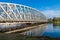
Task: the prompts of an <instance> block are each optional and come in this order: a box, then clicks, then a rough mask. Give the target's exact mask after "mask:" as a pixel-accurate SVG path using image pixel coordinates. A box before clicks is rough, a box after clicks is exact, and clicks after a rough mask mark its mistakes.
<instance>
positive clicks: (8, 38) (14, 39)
mask: <svg viewBox="0 0 60 40" xmlns="http://www.w3.org/2000/svg"><path fill="white" fill-rule="evenodd" d="M0 40H60V38H50V37H43V36H39V37H37V36H24V35H21V34H19V33H16V34H0Z"/></svg>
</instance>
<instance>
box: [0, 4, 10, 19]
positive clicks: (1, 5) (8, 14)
mask: <svg viewBox="0 0 60 40" xmlns="http://www.w3.org/2000/svg"><path fill="white" fill-rule="evenodd" d="M0 7H1V8H2V9H3V10H4V12H5V14H7V16H8V17H9V18H10V19H11V17H10V16H9V14H8V13H7V12H6V11H5V9H4V8H3V6H2V5H1V4H0Z"/></svg>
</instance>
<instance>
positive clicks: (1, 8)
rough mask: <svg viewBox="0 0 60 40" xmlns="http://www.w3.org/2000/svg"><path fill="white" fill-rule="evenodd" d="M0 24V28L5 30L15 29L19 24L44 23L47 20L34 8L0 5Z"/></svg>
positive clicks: (11, 4) (7, 4)
mask: <svg viewBox="0 0 60 40" xmlns="http://www.w3.org/2000/svg"><path fill="white" fill-rule="evenodd" d="M0 22H1V24H0V25H2V26H4V27H0V28H1V29H3V28H5V30H6V28H17V26H21V24H34V23H45V22H47V19H46V17H45V15H43V14H42V13H40V12H39V11H38V10H36V9H34V8H31V7H28V6H24V5H19V4H13V3H0ZM15 26H16V27H15ZM5 30H4V31H5ZM9 30H11V29H9Z"/></svg>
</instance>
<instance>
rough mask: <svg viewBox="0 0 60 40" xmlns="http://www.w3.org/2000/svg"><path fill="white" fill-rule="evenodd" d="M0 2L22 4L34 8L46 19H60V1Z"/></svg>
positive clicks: (28, 0) (8, 0)
mask: <svg viewBox="0 0 60 40" xmlns="http://www.w3.org/2000/svg"><path fill="white" fill-rule="evenodd" d="M0 2H8V3H16V4H23V5H27V6H30V7H33V8H36V9H38V10H40V11H41V13H43V14H44V15H46V17H47V18H53V17H60V0H0Z"/></svg>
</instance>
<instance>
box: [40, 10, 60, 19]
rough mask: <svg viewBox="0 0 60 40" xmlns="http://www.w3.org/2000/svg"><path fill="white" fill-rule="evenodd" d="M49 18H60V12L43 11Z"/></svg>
mask: <svg viewBox="0 0 60 40" xmlns="http://www.w3.org/2000/svg"><path fill="white" fill-rule="evenodd" d="M41 12H42V13H43V14H44V15H46V17H47V18H52V17H60V10H44V11H41Z"/></svg>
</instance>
